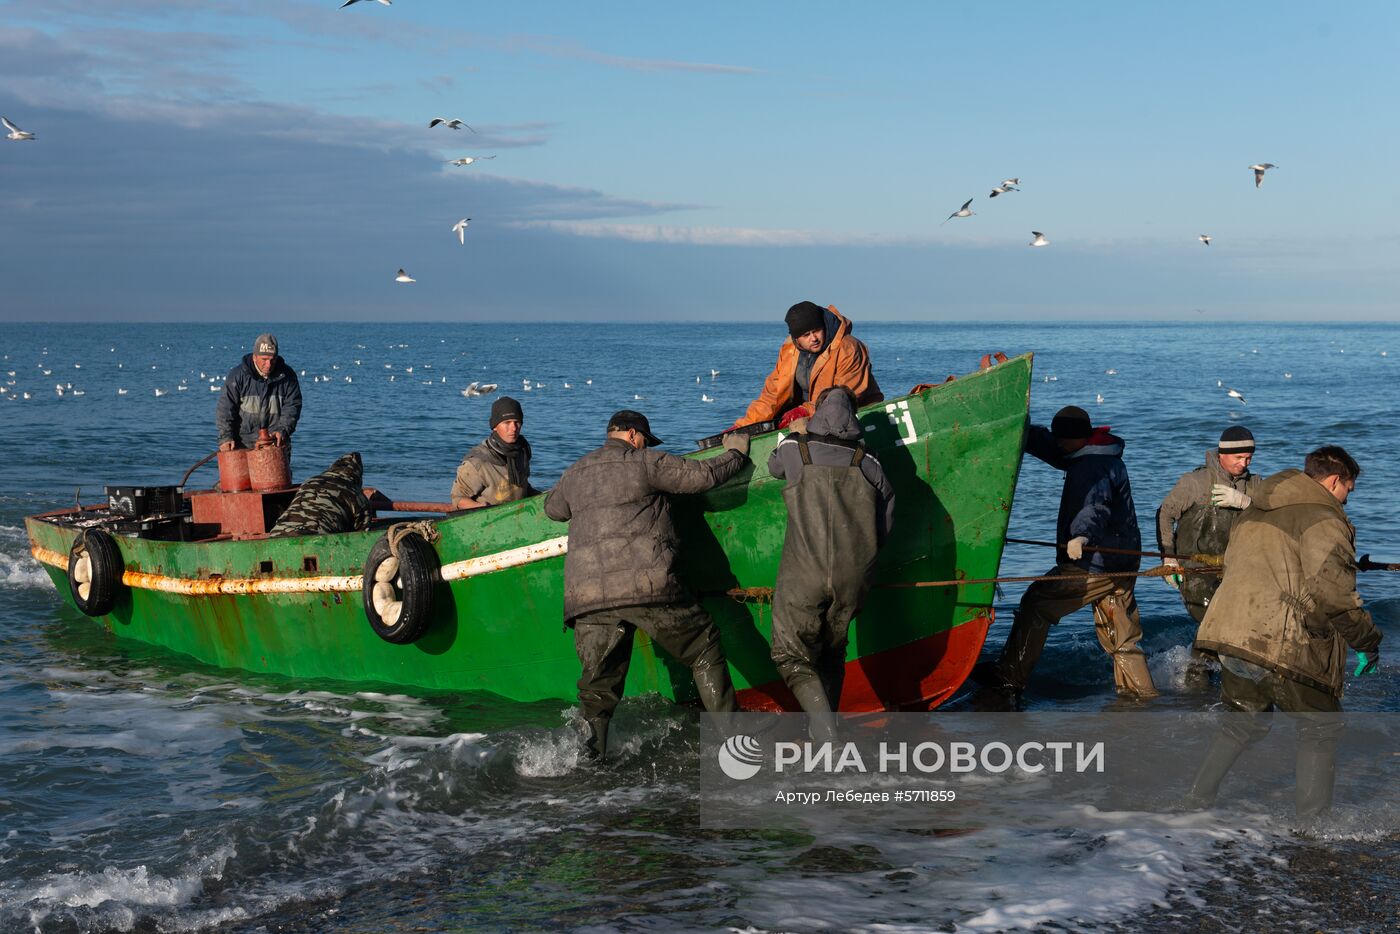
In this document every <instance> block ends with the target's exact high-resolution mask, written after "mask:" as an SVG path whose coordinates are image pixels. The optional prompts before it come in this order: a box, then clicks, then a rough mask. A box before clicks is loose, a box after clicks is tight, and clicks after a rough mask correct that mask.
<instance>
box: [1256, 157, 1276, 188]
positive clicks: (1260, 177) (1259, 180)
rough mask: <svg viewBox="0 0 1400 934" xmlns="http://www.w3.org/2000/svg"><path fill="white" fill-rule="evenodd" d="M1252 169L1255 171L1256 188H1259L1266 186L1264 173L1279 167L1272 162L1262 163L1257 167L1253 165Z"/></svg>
mask: <svg viewBox="0 0 1400 934" xmlns="http://www.w3.org/2000/svg"><path fill="white" fill-rule="evenodd" d="M1250 168H1251V169H1253V170H1254V187H1255V188H1258V187H1259V186H1260V185H1262V184H1264V173H1265V172H1266V171H1267V170H1269V169H1276V168H1278V166H1276V165H1274V164H1273V163H1272V162H1260V163H1258V164H1257V165H1251V166H1250Z"/></svg>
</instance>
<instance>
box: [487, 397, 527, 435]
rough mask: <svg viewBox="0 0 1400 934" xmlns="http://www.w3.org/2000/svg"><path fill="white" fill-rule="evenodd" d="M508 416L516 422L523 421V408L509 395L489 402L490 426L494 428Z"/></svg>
mask: <svg viewBox="0 0 1400 934" xmlns="http://www.w3.org/2000/svg"><path fill="white" fill-rule="evenodd" d="M508 418H513V419H515V420H516V421H518V422H522V423H523V422H524V421H525V410H524V409H522V408H521V407H520V403H519V402H516V401H515V400H514V399H512V398H511V397H510V396H501V398H499V399H497V400H496V401H495V402H493V403H491V427H492V428H495V427H496V426H497V425H499V424H500V423H501V422H503V421H505V420H506V419H508Z"/></svg>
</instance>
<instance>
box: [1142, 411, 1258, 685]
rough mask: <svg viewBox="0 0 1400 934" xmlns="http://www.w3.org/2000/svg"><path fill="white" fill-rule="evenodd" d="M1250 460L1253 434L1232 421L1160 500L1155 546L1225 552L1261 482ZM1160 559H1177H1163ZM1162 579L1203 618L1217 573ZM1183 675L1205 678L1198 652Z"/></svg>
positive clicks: (1171, 551) (1195, 615)
mask: <svg viewBox="0 0 1400 934" xmlns="http://www.w3.org/2000/svg"><path fill="white" fill-rule="evenodd" d="M1253 459H1254V435H1253V434H1251V433H1250V431H1249V429H1248V428H1245V427H1244V426H1243V425H1231V426H1230V427H1229V428H1226V429H1225V430H1224V431H1223V432H1221V434H1220V443H1219V444H1218V445H1217V446H1216V448H1215V450H1213V451H1206V462H1205V466H1203V467H1197V468H1196V469H1195V470H1192V471H1190V472H1189V473H1186V474H1184V475H1182V477H1181V479H1180V480H1178V481H1177V482H1176V486H1174V487H1172V491H1171V492H1170V493H1168V494H1167V498H1166V499H1164V500H1162V505H1161V507H1160V508H1159V509H1158V510H1157V545H1158V547H1159V548H1160V549H1161V550H1162V551H1163V552H1165V553H1166V554H1169V555H1170V554H1178V555H1198V554H1207V555H1223V554H1224V553H1225V546H1226V545H1228V544H1229V543H1230V529H1231V528H1232V527H1233V526H1234V524H1235V520H1236V519H1237V518H1239V515H1240V513H1241V512H1242V511H1243V510H1244V509H1245V508H1246V507H1248V506H1249V503H1250V498H1251V496H1252V495H1253V493H1254V492H1255V491H1256V490H1258V489H1259V484H1260V483H1261V482H1263V478H1262V477H1260V476H1258V475H1257V474H1253V473H1250V470H1249V464H1250V461H1252V460H1253ZM1163 563H1164V564H1170V565H1179V564H1180V563H1181V562H1180V561H1178V560H1177V559H1176V558H1164V559H1163ZM1186 564H1187V565H1188V566H1192V565H1193V564H1194V563H1193V562H1190V561H1187V562H1186ZM1194 566H1197V567H1199V566H1201V565H1198V564H1197V565H1194ZM1162 579H1163V580H1164V581H1166V582H1167V583H1168V584H1170V585H1171V586H1173V587H1175V588H1177V589H1178V590H1180V591H1181V599H1182V602H1183V603H1185V604H1186V612H1188V613H1190V614H1191V618H1192V619H1194V620H1195V621H1196V622H1197V623H1198V624H1199V623H1200V622H1201V620H1203V619H1205V617H1206V607H1208V606H1209V605H1210V600H1211V597H1213V596H1215V590H1216V588H1217V587H1219V586H1220V575H1219V574H1174V575H1172V576H1171V577H1164V578H1162ZM1186 677H1187V680H1188V681H1195V682H1198V683H1199V682H1202V681H1204V680H1206V679H1207V677H1208V674H1207V666H1206V664H1205V663H1204V660H1203V659H1202V658H1201V656H1199V655H1196V654H1193V655H1192V658H1191V662H1190V663H1189V664H1188V665H1187V669H1186Z"/></svg>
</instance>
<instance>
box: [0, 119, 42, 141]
mask: <svg viewBox="0 0 1400 934" xmlns="http://www.w3.org/2000/svg"><path fill="white" fill-rule="evenodd" d="M0 123H3V124H5V129H7V130H9V131H10V132H9V133H8V134H7V135H6V136H5V138H6V139H14V140H22V139H33V138H34V134H33V133H26V132H25V131H24V130H21V129H20V128H19V127H17V126H15V125H14V124H13V123H11V122H10V121H9V119H8V118H6V117H0Z"/></svg>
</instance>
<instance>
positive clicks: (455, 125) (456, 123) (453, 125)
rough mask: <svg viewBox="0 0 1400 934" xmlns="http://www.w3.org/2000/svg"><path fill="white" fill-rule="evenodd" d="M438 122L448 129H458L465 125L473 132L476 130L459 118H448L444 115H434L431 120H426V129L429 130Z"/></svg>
mask: <svg viewBox="0 0 1400 934" xmlns="http://www.w3.org/2000/svg"><path fill="white" fill-rule="evenodd" d="M439 123H441V124H442V125H443V126H445V127H447V128H448V129H449V130H460V129H461V128H462V127H464V126H466V127H467V129H469V130H471V131H472V132H473V133H475V132H476V130H473V129H472V128H471V127H469V126H467V125H466V124H465V123H463V122H462V121H461V120H458V119H456V118H453V119H452V120H448V119H447V118H446V117H434V118H433V119H432V120H430V121H428V129H430V130H431V129H432V128H433V127H435V126H437V125H438V124H439Z"/></svg>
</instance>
